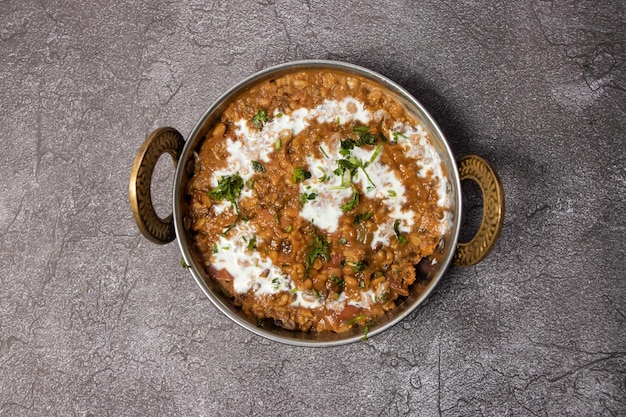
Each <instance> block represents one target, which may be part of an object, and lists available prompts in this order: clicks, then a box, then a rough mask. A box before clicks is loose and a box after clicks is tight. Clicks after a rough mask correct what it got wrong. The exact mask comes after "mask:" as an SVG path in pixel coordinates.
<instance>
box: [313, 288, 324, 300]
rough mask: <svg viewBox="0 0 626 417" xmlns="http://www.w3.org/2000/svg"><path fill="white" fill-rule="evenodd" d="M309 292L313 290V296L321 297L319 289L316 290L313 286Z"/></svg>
mask: <svg viewBox="0 0 626 417" xmlns="http://www.w3.org/2000/svg"><path fill="white" fill-rule="evenodd" d="M311 292H313V295H314V296H315V298H318V299H319V298H322V294H320V293H319V291H317V290H316V289H315V288H313V289H311Z"/></svg>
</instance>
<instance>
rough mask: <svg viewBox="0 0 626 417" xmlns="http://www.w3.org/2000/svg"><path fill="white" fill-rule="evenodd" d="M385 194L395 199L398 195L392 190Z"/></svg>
mask: <svg viewBox="0 0 626 417" xmlns="http://www.w3.org/2000/svg"><path fill="white" fill-rule="evenodd" d="M387 194H389V196H390V197H396V196H397V195H398V194H397V193H396V192H395V191H394V190H387Z"/></svg>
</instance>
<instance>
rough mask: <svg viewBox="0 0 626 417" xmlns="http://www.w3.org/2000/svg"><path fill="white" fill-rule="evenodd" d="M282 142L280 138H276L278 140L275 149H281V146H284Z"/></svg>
mask: <svg viewBox="0 0 626 417" xmlns="http://www.w3.org/2000/svg"><path fill="white" fill-rule="evenodd" d="M282 146H283V145H282V142H281V141H280V138H278V139H276V142H274V149H276V150H277V151H280V148H282Z"/></svg>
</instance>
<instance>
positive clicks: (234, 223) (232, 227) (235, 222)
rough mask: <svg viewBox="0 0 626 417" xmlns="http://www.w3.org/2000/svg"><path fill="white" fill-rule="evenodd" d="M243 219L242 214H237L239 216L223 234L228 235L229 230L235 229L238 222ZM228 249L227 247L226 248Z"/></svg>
mask: <svg viewBox="0 0 626 417" xmlns="http://www.w3.org/2000/svg"><path fill="white" fill-rule="evenodd" d="M239 220H241V216H240V215H237V218H236V219H235V221H234V222H233V223H232V224H231V225H229V226H228V227H227V228H226V229H224V231H223V232H222V236H226V235H227V234H228V232H230V231H231V230H233V229H234V228H235V226H237V222H238V221H239ZM224 249H227V248H224Z"/></svg>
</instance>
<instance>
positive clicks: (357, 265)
mask: <svg viewBox="0 0 626 417" xmlns="http://www.w3.org/2000/svg"><path fill="white" fill-rule="evenodd" d="M346 265H348V266H350V267H352V270H353V271H354V272H361V271H363V270H364V269H365V267H366V266H367V265H366V264H365V262H352V261H346ZM359 286H360V283H359Z"/></svg>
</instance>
